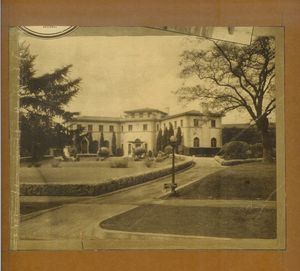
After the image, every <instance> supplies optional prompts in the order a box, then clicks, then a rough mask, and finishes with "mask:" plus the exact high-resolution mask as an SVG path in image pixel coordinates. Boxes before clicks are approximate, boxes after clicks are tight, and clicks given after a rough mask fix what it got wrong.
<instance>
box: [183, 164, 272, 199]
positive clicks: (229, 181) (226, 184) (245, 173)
mask: <svg viewBox="0 0 300 271" xmlns="http://www.w3.org/2000/svg"><path fill="white" fill-rule="evenodd" d="M275 191H276V167H275V164H263V163H249V164H242V165H237V166H231V167H228V168H226V169H224V170H221V171H218V172H216V173H214V174H211V175H209V176H207V177H205V178H203V179H202V180H201V181H199V182H196V183H194V184H192V185H190V186H187V187H186V188H184V189H182V190H180V192H179V195H180V198H182V199H245V200H266V199H268V200H276V193H275Z"/></svg>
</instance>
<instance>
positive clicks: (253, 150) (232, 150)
mask: <svg viewBox="0 0 300 271" xmlns="http://www.w3.org/2000/svg"><path fill="white" fill-rule="evenodd" d="M274 154H275V152H274ZM221 156H222V157H223V158H224V159H225V160H230V159H247V158H261V157H262V156H263V146H262V143H256V144H252V145H251V144H248V143H247V142H244V141H231V142H228V143H226V144H225V145H224V146H223V149H222V151H221Z"/></svg>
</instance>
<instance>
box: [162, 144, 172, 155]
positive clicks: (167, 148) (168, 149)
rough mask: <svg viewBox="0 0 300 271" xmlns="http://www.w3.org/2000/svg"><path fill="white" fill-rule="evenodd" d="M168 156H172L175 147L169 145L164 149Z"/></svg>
mask: <svg viewBox="0 0 300 271" xmlns="http://www.w3.org/2000/svg"><path fill="white" fill-rule="evenodd" d="M164 151H165V153H166V154H171V153H172V152H173V147H172V146H170V145H168V146H166V147H165V148H164Z"/></svg>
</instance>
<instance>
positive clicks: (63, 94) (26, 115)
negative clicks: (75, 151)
mask: <svg viewBox="0 0 300 271" xmlns="http://www.w3.org/2000/svg"><path fill="white" fill-rule="evenodd" d="M35 59H36V56H33V55H32V54H31V53H30V49H29V45H26V44H25V43H22V44H20V46H19V65H20V74H19V80H20V81H19V97H20V130H21V139H20V147H21V154H22V153H26V154H29V155H31V156H32V160H33V161H37V160H39V159H40V158H41V157H42V155H43V154H45V152H46V151H47V150H48V149H49V147H61V146H63V145H65V144H70V143H71V142H72V133H71V132H70V131H69V129H68V127H66V126H65V125H64V124H65V123H66V122H68V121H70V120H71V119H72V118H73V117H74V116H75V115H76V114H77V113H75V112H69V111H67V110H66V109H65V106H66V105H67V104H68V103H69V102H70V101H71V99H72V98H73V97H74V96H75V95H76V94H77V93H78V91H79V84H80V81H81V79H80V78H77V79H74V80H72V79H70V78H69V77H68V75H69V73H70V69H71V67H72V65H68V66H65V67H62V68H59V69H56V70H55V71H54V72H51V73H46V74H44V75H41V76H36V70H35V69H34V61H35ZM58 142H59V144H58Z"/></svg>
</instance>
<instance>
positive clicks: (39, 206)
mask: <svg viewBox="0 0 300 271" xmlns="http://www.w3.org/2000/svg"><path fill="white" fill-rule="evenodd" d="M61 205H62V203H61V202H21V203H20V214H21V215H26V214H30V213H33V212H37V211H41V210H46V209H50V208H53V207H58V206H61Z"/></svg>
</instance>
